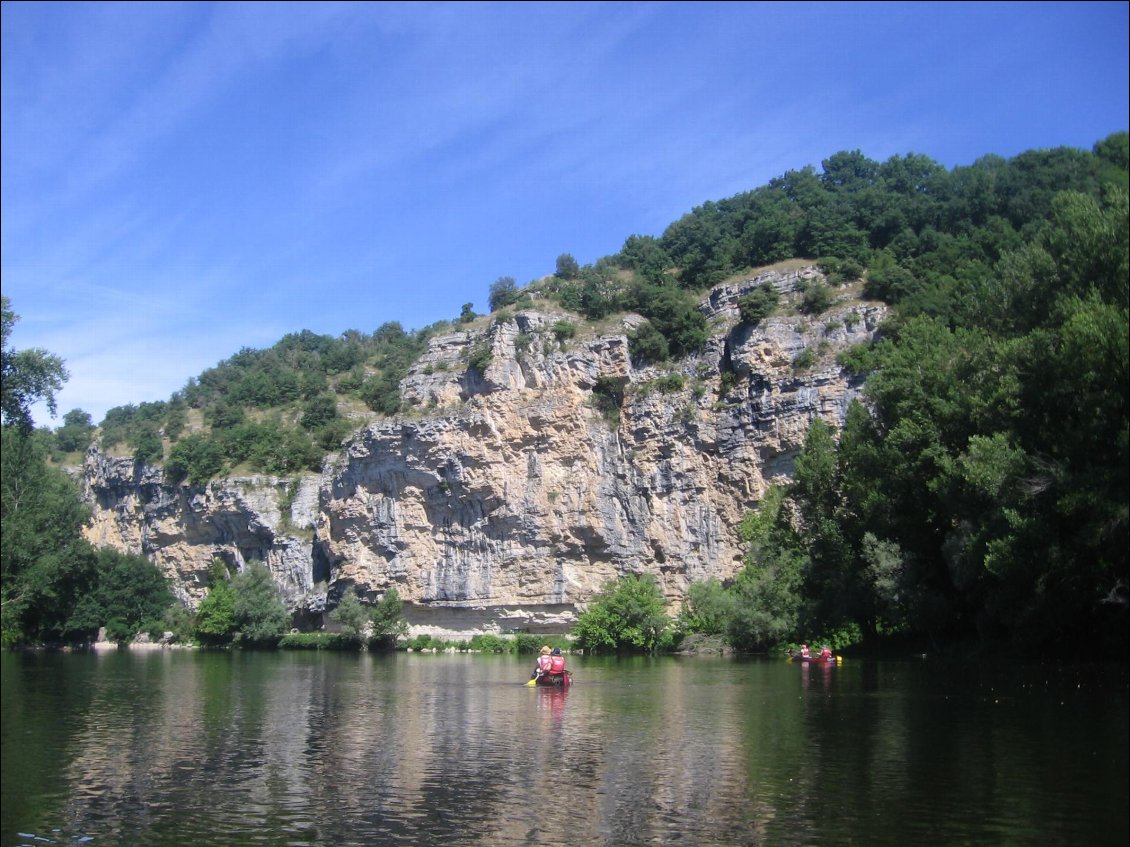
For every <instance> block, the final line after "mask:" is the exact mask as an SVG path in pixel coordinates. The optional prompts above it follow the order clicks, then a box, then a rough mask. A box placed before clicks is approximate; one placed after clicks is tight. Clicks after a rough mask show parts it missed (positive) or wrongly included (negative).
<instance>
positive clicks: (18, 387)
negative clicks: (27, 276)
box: [0, 296, 68, 429]
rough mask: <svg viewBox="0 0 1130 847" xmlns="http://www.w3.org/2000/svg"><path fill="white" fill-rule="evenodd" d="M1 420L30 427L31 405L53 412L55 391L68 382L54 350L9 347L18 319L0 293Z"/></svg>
mask: <svg viewBox="0 0 1130 847" xmlns="http://www.w3.org/2000/svg"><path fill="white" fill-rule="evenodd" d="M0 298H2V299H0V306H2V314H0V421H2V422H3V424H4V425H5V426H19V427H22V428H24V429H31V428H32V419H31V407H32V406H33V405H35V404H36V403H37V402H39V401H41V400H42V401H43V402H44V403H45V404H46V405H47V409H48V411H50V412H51V414H52V415H54V414H55V408H56V407H55V393H56V392H57V391H60V390H61V389H62V388H63V383H64V382H66V381H67V377H68V374H67V369H66V368H65V367H64V366H63V360H62V359H60V358H59V357H58V356H56V355H55V354H54V353H49V352H47V351H46V350H40V349H38V348H33V349H30V350H14V349H12V348H11V347H10V346H9V341H10V340H11V335H12V328H13V327H14V326H15V325H16V321H18V320H19V319H20V316H19V315H17V314H16V313H15V312H14V311H13V310H12V303H11V301H10V300H9V299H8V298H7V296H0Z"/></svg>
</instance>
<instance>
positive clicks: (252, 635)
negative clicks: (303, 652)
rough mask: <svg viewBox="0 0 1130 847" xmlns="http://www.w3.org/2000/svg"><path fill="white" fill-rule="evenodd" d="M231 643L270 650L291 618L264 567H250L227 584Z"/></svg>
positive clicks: (269, 573) (255, 565) (288, 627)
mask: <svg viewBox="0 0 1130 847" xmlns="http://www.w3.org/2000/svg"><path fill="white" fill-rule="evenodd" d="M231 588H232V594H233V598H232V616H233V619H234V621H235V627H236V636H235V642H236V644H239V645H241V646H252V647H274V646H276V645H277V644H278V643H279V639H280V638H282V637H283V635H284V634H285V633H286V631H287V630H288V629H290V623H291V616H290V613H289V612H288V611H287V610H286V606H285V605H284V604H283V601H282V598H281V597H280V596H279V590H278V587H277V586H276V585H275V582H274V580H273V579H272V578H271V572H270V571H268V570H267V568H266V566H265V565H261V564H252V565H250V566H248V568H247V569H246V570H244V571H242V572H240V573H239V574H237V575H236V577H235V579H233V580H232V582H231Z"/></svg>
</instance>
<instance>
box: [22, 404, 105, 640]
mask: <svg viewBox="0 0 1130 847" xmlns="http://www.w3.org/2000/svg"><path fill="white" fill-rule="evenodd" d="M0 437H2V439H3V444H2V446H0V466H2V473H0V493H2V496H0V522H2V525H3V532H2V533H0V572H2V579H0V630H2V636H3V642H4V643H5V644H14V643H20V642H32V643H36V642H44V641H61V640H64V639H66V638H67V637H68V636H69V635H70V634H71V633H70V630H69V628H68V626H67V622H68V620H69V619H70V617H71V615H72V613H73V611H74V608H75V605H76V604H77V602H78V600H79V598H80V597H81V596H82V595H83V594H85V593H88V592H89V591H91V590H93V587H94V585H95V584H96V582H97V562H96V559H95V556H94V551H93V549H92V548H91V547H90V545H89V544H87V543H86V542H85V541H84V540H83V539H82V526H83V524H84V523H85V522H86V520H87V518H88V516H89V509H88V508H87V507H86V506H84V505H83V504H82V502H81V500H80V499H79V493H78V488H77V487H76V485H75V483H74V481H73V480H72V479H71V478H70V477H69V476H68V475H67V474H66V473H65V472H64V471H62V470H60V469H58V468H55V467H52V466H51V465H49V464H48V462H47V453H46V450H45V447H44V444H43V439H42V437H41V435H40V433H38V432H36V431H34V430H25V429H24V428H23V427H22V426H20V425H16V426H4V427H3V428H2V429H0Z"/></svg>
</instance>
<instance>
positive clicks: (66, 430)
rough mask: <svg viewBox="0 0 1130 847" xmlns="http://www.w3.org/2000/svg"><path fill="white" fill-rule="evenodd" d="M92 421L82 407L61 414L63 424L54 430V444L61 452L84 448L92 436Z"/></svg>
mask: <svg viewBox="0 0 1130 847" xmlns="http://www.w3.org/2000/svg"><path fill="white" fill-rule="evenodd" d="M94 429H95V427H94V421H93V420H92V419H91V417H90V415H89V414H88V413H87V412H84V411H83V410H82V409H71V410H70V411H69V412H67V413H66V414H65V415H63V425H62V426H61V427H59V428H58V429H57V430H55V446H56V447H57V448H58V449H59V450H60V451H62V452H63V453H75V452H79V451H82V450H85V449H86V448H87V447H89V446H90V442H91V440H92V439H93V438H94Z"/></svg>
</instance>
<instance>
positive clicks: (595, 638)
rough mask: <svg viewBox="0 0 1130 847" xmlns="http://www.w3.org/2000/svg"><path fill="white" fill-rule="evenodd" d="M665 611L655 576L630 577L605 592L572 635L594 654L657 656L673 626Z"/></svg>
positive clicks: (610, 586) (593, 603)
mask: <svg viewBox="0 0 1130 847" xmlns="http://www.w3.org/2000/svg"><path fill="white" fill-rule="evenodd" d="M664 607H665V602H664V598H663V593H662V592H661V591H660V589H659V583H658V582H657V581H656V579H655V577H654V576H652V575H650V574H645V575H644V576H636V575H634V574H628V575H626V576H623V577H621V578H620V579H619V580H617V581H614V582H610V583H608V584H606V585H605V586H604V588H602V589H601V591H600V592H599V593H598V594H597V595H596V596H595V597H594V598H593V599H592V601H591V602H590V603H589V604H588V608H586V609H585V611H584V612H582V613H581V615H580V616H579V617H578V619H577V623H576V626H574V627H573V633H572V634H573V637H574V639H575V640H576V644H577V646H578V647H581V648H582V649H584V650H587V651H590V652H593V653H604V652H618V653H620V652H645V653H653V652H655V651H656V650H657V649H658V648H659V646H660V645H661V643H662V641H663V637H664V635H665V634H666V633H667V631H668V629H669V627H670V625H671V619H670V618H669V617H668V615H667V613H666V611H665V608H664Z"/></svg>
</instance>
